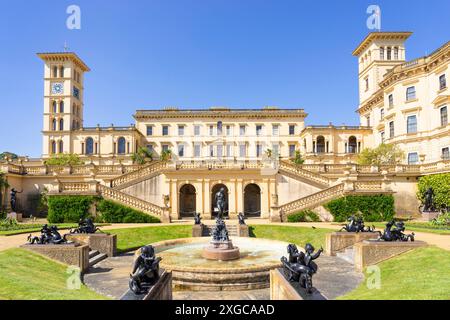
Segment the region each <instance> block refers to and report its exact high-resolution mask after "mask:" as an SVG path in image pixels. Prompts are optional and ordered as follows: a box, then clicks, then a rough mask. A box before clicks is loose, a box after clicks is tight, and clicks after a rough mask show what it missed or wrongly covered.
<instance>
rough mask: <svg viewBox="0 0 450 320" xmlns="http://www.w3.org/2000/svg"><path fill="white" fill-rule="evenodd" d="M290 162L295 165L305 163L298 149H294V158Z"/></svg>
mask: <svg viewBox="0 0 450 320" xmlns="http://www.w3.org/2000/svg"><path fill="white" fill-rule="evenodd" d="M291 161H292V163H294V164H296V165H301V164H303V163H305V160H304V159H303V158H302V154H301V153H300V151H299V150H296V151H295V156H294V158H292V159H291Z"/></svg>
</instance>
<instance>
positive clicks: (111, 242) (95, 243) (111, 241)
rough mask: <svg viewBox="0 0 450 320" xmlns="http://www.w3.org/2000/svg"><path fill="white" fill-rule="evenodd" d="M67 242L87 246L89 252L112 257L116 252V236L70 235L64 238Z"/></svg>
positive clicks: (102, 234)
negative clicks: (93, 251)
mask: <svg viewBox="0 0 450 320" xmlns="http://www.w3.org/2000/svg"><path fill="white" fill-rule="evenodd" d="M66 238H67V240H68V241H73V242H77V243H80V244H84V245H88V246H89V248H90V249H91V250H97V251H99V252H100V253H104V254H106V255H107V256H108V257H114V256H115V255H116V252H117V236H116V235H115V234H107V233H71V234H68V235H67V236H66Z"/></svg>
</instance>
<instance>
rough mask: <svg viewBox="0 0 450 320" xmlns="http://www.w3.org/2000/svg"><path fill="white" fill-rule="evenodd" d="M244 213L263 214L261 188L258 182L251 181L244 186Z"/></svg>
mask: <svg viewBox="0 0 450 320" xmlns="http://www.w3.org/2000/svg"><path fill="white" fill-rule="evenodd" d="M243 198H244V215H245V216H246V217H249V216H250V217H260V216H261V188H260V186H258V185H257V184H256V183H249V184H247V185H246V186H245V188H244V197H243Z"/></svg>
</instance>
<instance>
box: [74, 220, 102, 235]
mask: <svg viewBox="0 0 450 320" xmlns="http://www.w3.org/2000/svg"><path fill="white" fill-rule="evenodd" d="M97 231H100V229H99V228H97V227H96V226H95V225H94V222H93V221H92V219H91V218H86V219H84V220H83V219H80V221H79V222H78V228H75V229H73V230H70V233H87V234H89V233H95V232H97Z"/></svg>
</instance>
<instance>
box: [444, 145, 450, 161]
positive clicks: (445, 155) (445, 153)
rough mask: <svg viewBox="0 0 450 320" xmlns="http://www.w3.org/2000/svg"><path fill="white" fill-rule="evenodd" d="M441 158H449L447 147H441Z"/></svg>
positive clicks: (449, 151)
mask: <svg viewBox="0 0 450 320" xmlns="http://www.w3.org/2000/svg"><path fill="white" fill-rule="evenodd" d="M442 159H443V160H449V159H450V149H449V147H446V148H442Z"/></svg>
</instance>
